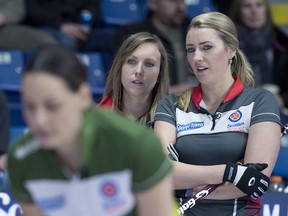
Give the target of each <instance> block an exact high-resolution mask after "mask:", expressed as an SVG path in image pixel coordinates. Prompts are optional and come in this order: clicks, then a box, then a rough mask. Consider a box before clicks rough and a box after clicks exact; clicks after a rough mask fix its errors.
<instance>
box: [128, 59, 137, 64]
mask: <svg viewBox="0 0 288 216" xmlns="http://www.w3.org/2000/svg"><path fill="white" fill-rule="evenodd" d="M127 62H128V64H135V62H136V61H135V60H133V59H128V61H127Z"/></svg>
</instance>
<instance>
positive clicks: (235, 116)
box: [229, 110, 242, 122]
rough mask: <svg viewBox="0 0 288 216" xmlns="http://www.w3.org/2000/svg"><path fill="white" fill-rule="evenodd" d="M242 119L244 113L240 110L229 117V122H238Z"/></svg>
mask: <svg viewBox="0 0 288 216" xmlns="http://www.w3.org/2000/svg"><path fill="white" fill-rule="evenodd" d="M241 118H242V113H241V111H240V110H236V111H235V112H234V113H232V114H231V115H230V116H229V120H230V121H231V122H237V121H239V120H240V119H241Z"/></svg>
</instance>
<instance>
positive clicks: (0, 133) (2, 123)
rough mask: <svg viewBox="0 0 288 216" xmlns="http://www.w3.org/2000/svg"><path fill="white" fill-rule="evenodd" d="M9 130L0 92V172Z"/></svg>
mask: <svg viewBox="0 0 288 216" xmlns="http://www.w3.org/2000/svg"><path fill="white" fill-rule="evenodd" d="M9 1H10V0H9ZM9 128H10V120H9V111H8V104H7V100H6V96H5V94H4V93H3V92H1V91H0V171H1V170H4V169H5V167H6V153H7V151H8V144H9ZM0 186H1V185H0Z"/></svg>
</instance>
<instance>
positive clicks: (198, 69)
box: [196, 66, 207, 72]
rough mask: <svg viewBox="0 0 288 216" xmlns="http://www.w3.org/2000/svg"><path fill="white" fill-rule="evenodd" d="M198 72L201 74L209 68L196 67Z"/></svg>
mask: <svg viewBox="0 0 288 216" xmlns="http://www.w3.org/2000/svg"><path fill="white" fill-rule="evenodd" d="M196 69H197V71H199V72H201V71H204V70H206V69H207V67H203V66H198V67H196Z"/></svg>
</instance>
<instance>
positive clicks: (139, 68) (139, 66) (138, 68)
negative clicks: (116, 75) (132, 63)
mask: <svg viewBox="0 0 288 216" xmlns="http://www.w3.org/2000/svg"><path fill="white" fill-rule="evenodd" d="M135 74H136V75H143V65H142V63H139V64H137V66H136V68H135Z"/></svg>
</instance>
